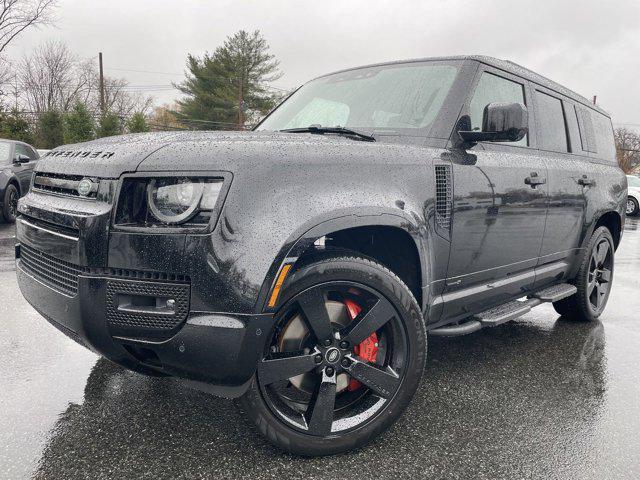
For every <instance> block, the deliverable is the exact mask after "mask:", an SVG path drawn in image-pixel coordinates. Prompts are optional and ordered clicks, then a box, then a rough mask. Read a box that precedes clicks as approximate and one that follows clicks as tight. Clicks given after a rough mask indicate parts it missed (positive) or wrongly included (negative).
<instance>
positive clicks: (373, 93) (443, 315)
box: [16, 56, 627, 455]
mask: <svg viewBox="0 0 640 480" xmlns="http://www.w3.org/2000/svg"><path fill="white" fill-rule="evenodd" d="M626 205H627V180H626V178H625V175H624V174H623V172H622V171H621V170H620V169H619V167H618V165H617V163H616V158H615V148H614V140H613V132H612V124H611V120H610V118H609V116H608V115H607V113H605V112H604V111H603V110H602V109H600V108H599V107H598V106H596V105H593V104H592V103H591V102H589V101H587V100H586V99H585V98H583V97H581V96H579V95H577V94H575V93H573V92H572V91H570V90H568V89H566V88H564V87H562V86H560V85H558V84H556V83H554V82H552V81H550V80H548V79H546V78H544V77H542V76H540V75H537V74H535V73H533V72H531V71H529V70H527V69H525V68H523V67H520V66H518V65H516V64H514V63H511V62H508V61H502V60H496V59H493V58H487V57H471V56H470V57H452V58H432V59H424V60H414V61H403V62H394V63H386V64H379V65H373V66H367V67H362V68H355V69H350V70H345V71H340V72H337V73H333V74H330V75H326V76H322V77H320V78H317V79H315V80H313V81H310V82H309V83H307V84H305V85H304V86H302V87H301V88H299V89H298V90H296V91H295V92H294V93H292V94H291V95H290V96H289V97H288V98H287V99H286V100H285V101H284V102H282V104H280V105H279V106H278V107H277V108H276V109H275V110H274V111H273V112H272V113H271V114H269V115H268V116H267V117H266V118H265V119H264V120H263V121H262V122H261V123H260V124H259V125H258V126H257V127H256V128H254V129H253V131H250V132H177V133H176V132H173V133H149V134H139V135H126V136H120V137H111V138H104V139H100V140H96V141H92V142H88V143H85V144H80V145H67V146H64V147H60V148H57V149H54V150H53V151H51V152H49V153H48V154H47V155H46V156H45V157H44V159H43V160H41V161H40V162H39V163H38V165H37V167H36V169H35V175H34V178H33V180H32V188H31V190H30V192H29V193H28V195H26V196H25V197H24V198H22V199H21V200H20V202H19V205H18V213H19V215H18V218H17V241H18V244H17V245H16V258H17V260H16V261H17V275H18V280H19V285H20V288H21V290H22V293H23V294H24V296H25V298H26V299H27V300H28V301H29V302H30V303H31V304H32V305H33V307H34V308H35V309H36V310H37V311H38V312H40V313H41V314H42V316H43V317H45V318H46V319H47V320H48V321H49V322H50V323H51V324H53V325H54V326H55V327H57V328H58V329H59V330H61V331H62V332H64V333H65V334H67V335H68V336H69V337H71V338H72V339H74V340H75V341H77V342H78V343H80V344H82V345H84V346H86V347H87V348H89V349H91V350H93V351H94V352H97V353H98V354H100V355H102V356H104V357H106V358H108V359H110V360H111V361H113V362H115V363H117V364H119V365H122V366H123V367H125V368H128V369H131V370H135V371H137V372H141V373H144V374H148V375H166V376H171V377H175V378H177V379H180V381H183V382H185V383H186V384H189V385H191V386H194V387H197V388H201V389H204V390H208V391H211V392H213V393H216V394H219V395H224V396H227V397H238V398H239V399H240V400H239V402H240V403H241V405H242V406H243V407H244V409H245V411H246V414H247V415H248V417H249V418H250V419H251V420H252V421H253V422H254V423H255V425H256V427H257V430H258V431H260V432H261V433H262V434H263V435H264V436H265V437H266V438H267V439H269V440H270V441H271V442H273V443H274V444H276V445H278V446H279V447H281V448H283V449H285V450H288V451H290V452H294V453H296V454H301V455H326V454H333V453H338V452H343V451H346V450H349V449H353V448H358V447H361V446H363V445H364V444H366V443H367V442H369V441H370V440H372V439H373V438H375V437H376V436H378V435H379V434H380V433H382V432H383V431H384V430H385V429H387V428H388V427H389V426H390V425H391V424H393V423H394V422H395V421H396V420H397V419H398V417H399V416H400V415H401V414H402V412H403V411H404V410H405V408H406V407H407V405H408V404H409V402H410V400H411V398H412V397H413V395H414V393H415V392H416V389H417V388H418V385H419V382H420V378H421V376H422V374H423V370H425V361H426V358H427V337H428V336H431V335H441V336H454V335H464V334H471V333H473V332H475V331H478V330H480V329H483V328H488V327H495V326H497V325H500V324H502V323H504V322H507V321H510V320H513V319H515V318H517V317H519V316H521V315H523V314H526V313H527V312H528V311H530V310H531V309H532V308H534V307H535V306H537V305H540V304H541V303H545V302H550V303H552V304H553V306H554V307H555V310H556V311H557V312H558V313H559V314H560V315H562V316H563V317H565V318H568V319H574V320H578V321H594V320H596V319H597V318H598V317H599V316H600V314H601V313H602V311H603V309H604V308H605V305H606V303H607V299H608V296H609V292H610V289H611V282H612V280H613V271H614V253H615V250H616V248H617V246H618V245H619V243H620V238H621V235H622V230H623V224H624V221H625V209H626ZM426 374H427V375H428V366H427V368H426ZM211 414H212V415H215V412H211Z"/></svg>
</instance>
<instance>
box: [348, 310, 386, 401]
mask: <svg viewBox="0 0 640 480" xmlns="http://www.w3.org/2000/svg"><path fill="white" fill-rule="evenodd" d="M344 304H345V306H346V307H347V312H348V314H349V318H350V319H351V320H352V321H353V319H354V318H356V317H357V316H358V314H359V313H360V311H361V310H362V308H360V305H358V304H357V303H356V302H354V301H353V300H348V299H347V300H345V301H344ZM353 351H354V353H355V354H356V355H358V356H359V357H360V358H363V359H364V360H366V361H367V362H371V363H375V361H376V358H377V356H378V335H377V334H376V332H373V333H372V334H371V335H369V337H367V338H365V339H364V340H363V341H362V342H361V343H360V344H359V345H356V346H355V347H353ZM360 385H361V383H360V382H359V381H358V380H354V379H353V378H352V379H350V380H349V391H350V392H353V391H354V390H357V389H358V388H360Z"/></svg>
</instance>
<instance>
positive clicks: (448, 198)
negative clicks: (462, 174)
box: [435, 165, 453, 230]
mask: <svg viewBox="0 0 640 480" xmlns="http://www.w3.org/2000/svg"><path fill="white" fill-rule="evenodd" d="M435 168H436V223H437V224H438V226H439V227H440V228H444V229H447V230H448V229H449V227H450V226H451V210H452V207H453V185H452V184H451V183H452V182H451V165H436V167H435Z"/></svg>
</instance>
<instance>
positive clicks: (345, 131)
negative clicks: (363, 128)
mask: <svg viewBox="0 0 640 480" xmlns="http://www.w3.org/2000/svg"><path fill="white" fill-rule="evenodd" d="M280 131H281V132H288V133H317V134H320V135H323V134H325V133H336V134H338V135H347V136H352V137H357V138H359V139H360V140H364V141H366V142H375V141H376V139H375V138H374V137H373V136H372V135H367V134H366V133H362V132H358V131H356V130H352V129H350V128H345V127H320V126H318V125H309V126H308V127H303V128H285V129H283V130H280Z"/></svg>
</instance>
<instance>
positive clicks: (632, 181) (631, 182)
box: [627, 176, 640, 187]
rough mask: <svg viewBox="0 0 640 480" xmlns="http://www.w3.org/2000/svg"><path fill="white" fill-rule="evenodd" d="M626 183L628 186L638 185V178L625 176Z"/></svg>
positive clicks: (639, 184) (639, 183)
mask: <svg viewBox="0 0 640 480" xmlns="http://www.w3.org/2000/svg"><path fill="white" fill-rule="evenodd" d="M627 185H628V186H630V187H640V178H638V177H632V176H627Z"/></svg>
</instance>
